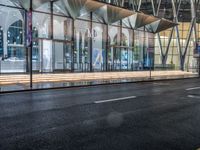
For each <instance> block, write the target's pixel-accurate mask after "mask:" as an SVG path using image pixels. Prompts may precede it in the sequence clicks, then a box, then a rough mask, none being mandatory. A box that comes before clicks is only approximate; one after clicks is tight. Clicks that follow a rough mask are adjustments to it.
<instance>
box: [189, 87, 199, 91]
mask: <svg viewBox="0 0 200 150" xmlns="http://www.w3.org/2000/svg"><path fill="white" fill-rule="evenodd" d="M198 89H200V87H193V88H188V89H186V91H192V90H198Z"/></svg>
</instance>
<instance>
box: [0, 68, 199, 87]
mask: <svg viewBox="0 0 200 150" xmlns="http://www.w3.org/2000/svg"><path fill="white" fill-rule="evenodd" d="M195 76H197V74H195V73H191V72H183V71H152V74H151V77H152V78H155V79H157V78H158V79H168V78H188V77H195ZM149 78H150V72H149V71H138V72H96V73H60V74H58V73H57V74H53V73H51V74H34V75H33V83H40V84H41V83H61V82H83V81H86V82H87V81H110V80H123V79H125V80H127V79H135V80H145V79H149ZM29 83H30V76H29V75H22V74H21V75H0V86H6V85H14V84H29Z"/></svg>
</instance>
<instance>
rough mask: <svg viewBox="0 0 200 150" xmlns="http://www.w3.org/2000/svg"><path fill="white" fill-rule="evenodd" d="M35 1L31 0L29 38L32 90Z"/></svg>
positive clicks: (31, 85) (31, 83) (31, 86)
mask: <svg viewBox="0 0 200 150" xmlns="http://www.w3.org/2000/svg"><path fill="white" fill-rule="evenodd" d="M32 16H33V0H30V9H29V17H30V18H29V21H30V22H29V23H28V25H29V30H30V31H29V36H30V47H29V48H30V88H31V89H32V88H33V57H32V55H33V39H32V38H33V29H32V23H33V18H32Z"/></svg>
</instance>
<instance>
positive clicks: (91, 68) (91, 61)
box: [90, 12, 93, 72]
mask: <svg viewBox="0 0 200 150" xmlns="http://www.w3.org/2000/svg"><path fill="white" fill-rule="evenodd" d="M92 17H93V14H92V12H91V13H90V35H91V37H90V72H93V67H92V64H93V60H92V55H93V52H92V47H93V43H92V42H93V41H92V38H93V37H92V36H93V33H92V31H93V30H92V28H93V26H92Z"/></svg>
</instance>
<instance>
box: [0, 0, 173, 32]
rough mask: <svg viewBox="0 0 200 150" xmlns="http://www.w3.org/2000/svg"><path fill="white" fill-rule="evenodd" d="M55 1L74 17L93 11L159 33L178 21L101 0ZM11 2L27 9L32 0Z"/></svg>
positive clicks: (40, 1) (43, 0) (38, 0)
mask: <svg viewBox="0 0 200 150" xmlns="http://www.w3.org/2000/svg"><path fill="white" fill-rule="evenodd" d="M1 1H2V0H1ZM50 1H52V0H33V9H37V8H38V7H41V6H42V5H44V4H47V3H48V2H50ZM53 1H54V2H56V1H59V4H60V5H61V6H59V5H56V7H59V9H60V10H62V11H63V12H67V13H68V14H69V15H70V16H71V17H72V18H73V19H76V18H78V17H80V16H83V15H86V14H89V13H91V12H93V13H95V14H96V15H97V16H98V17H99V18H101V20H103V22H104V23H106V24H113V23H115V22H117V21H119V20H123V23H124V24H125V25H126V26H128V27H130V28H132V29H138V28H141V27H144V26H145V27H146V29H147V31H148V32H152V33H158V32H161V31H163V30H166V29H168V28H171V27H174V26H176V25H177V24H176V23H174V22H172V21H169V20H166V19H161V18H157V17H154V16H151V15H147V14H144V13H140V12H134V11H131V10H128V9H124V8H121V7H117V6H113V5H110V4H106V3H103V2H99V1H97V0H53ZM10 2H12V3H13V4H16V5H19V6H21V7H23V8H25V9H29V7H30V0H10Z"/></svg>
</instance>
